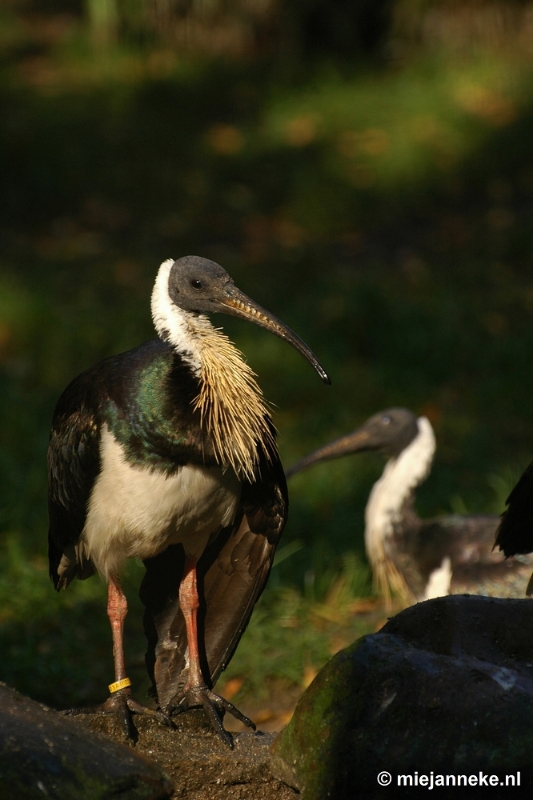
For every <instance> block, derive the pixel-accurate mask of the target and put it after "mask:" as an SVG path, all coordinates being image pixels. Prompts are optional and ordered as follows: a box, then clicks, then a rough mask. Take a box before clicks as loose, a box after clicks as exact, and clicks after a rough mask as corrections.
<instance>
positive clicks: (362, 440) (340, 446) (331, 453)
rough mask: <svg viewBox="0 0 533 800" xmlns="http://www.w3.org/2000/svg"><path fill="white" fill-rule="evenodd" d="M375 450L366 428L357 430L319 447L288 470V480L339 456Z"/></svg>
mask: <svg viewBox="0 0 533 800" xmlns="http://www.w3.org/2000/svg"><path fill="white" fill-rule="evenodd" d="M371 449H373V445H372V441H371V437H370V435H369V433H368V431H366V430H365V429H364V428H357V430H355V431H352V432H351V433H347V434H346V436H341V437H340V439H335V441H333V442H330V443H329V444H326V445H324V447H319V449H318V450H315V451H314V452H313V453H310V454H309V455H308V456H305V458H302V460H301V461H298V462H297V463H296V464H294V465H293V466H292V467H291V468H290V469H288V470H286V472H285V474H286V476H287V478H290V477H291V475H295V474H296V473H297V472H301V471H302V470H304V469H307V468H308V467H312V466H313V465H314V464H319V463H320V462H321V461H329V459H331V458H339V456H347V455H350V453H358V452H360V451H361V450H371Z"/></svg>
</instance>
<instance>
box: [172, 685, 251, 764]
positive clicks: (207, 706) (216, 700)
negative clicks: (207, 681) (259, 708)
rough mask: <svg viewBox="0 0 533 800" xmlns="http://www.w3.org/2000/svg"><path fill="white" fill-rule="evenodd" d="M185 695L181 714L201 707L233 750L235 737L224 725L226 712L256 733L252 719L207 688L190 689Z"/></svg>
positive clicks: (195, 687)
mask: <svg viewBox="0 0 533 800" xmlns="http://www.w3.org/2000/svg"><path fill="white" fill-rule="evenodd" d="M184 694H185V696H184V698H183V701H182V704H180V706H181V707H180V712H181V711H186V710H187V709H189V708H194V707H198V706H201V707H202V708H203V709H204V711H205V713H206V714H207V718H208V719H209V722H210V723H211V727H212V728H213V729H214V730H215V732H216V733H217V734H218V736H219V737H220V738H221V739H222V741H223V742H224V744H226V745H227V746H228V747H229V748H230V749H231V750H233V737H232V735H231V733H229V731H227V730H226V729H225V728H224V725H223V724H222V720H223V719H224V714H225V713H226V712H227V713H228V714H231V716H232V717H235V719H238V720H239V721H240V722H242V723H243V725H246V727H247V728H252V730H254V731H255V724H254V723H253V722H252V720H251V719H249V718H248V717H246V716H245V715H244V714H242V713H241V712H240V711H239V709H238V708H236V707H235V706H234V705H233V703H230V702H229V700H225V699H224V698H223V697H220V695H218V694H215V693H214V692H212V691H211V690H210V689H208V688H207V686H193V687H190V688H189V689H186V690H185V693H184Z"/></svg>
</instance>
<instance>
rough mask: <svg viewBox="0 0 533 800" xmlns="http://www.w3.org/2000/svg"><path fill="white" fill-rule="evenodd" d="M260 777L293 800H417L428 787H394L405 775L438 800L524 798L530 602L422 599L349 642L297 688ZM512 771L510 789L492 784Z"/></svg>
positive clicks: (532, 746) (531, 703)
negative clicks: (296, 793)
mask: <svg viewBox="0 0 533 800" xmlns="http://www.w3.org/2000/svg"><path fill="white" fill-rule="evenodd" d="M272 769H273V772H274V774H276V775H277V776H278V778H280V779H281V780H284V781H286V782H287V783H289V784H290V785H292V786H294V787H298V788H299V789H300V790H301V792H302V795H301V796H302V800H324V799H325V798H328V797H329V798H335V800H342V798H353V797H364V798H365V800H366V799H367V798H368V800H371V799H372V798H393V797H394V798H399V797H401V798H408V797H420V796H421V795H422V794H423V793H424V792H427V791H428V788H429V787H426V788H425V789H424V788H422V789H421V788H413V789H409V788H407V787H405V786H399V785H398V775H410V776H412V777H413V781H415V780H416V779H415V773H418V776H419V778H420V776H421V775H425V776H428V782H430V781H431V773H433V783H436V785H435V789H434V791H435V793H436V794H438V796H439V797H446V798H448V797H449V798H457V797H459V796H461V797H468V798H478V797H480V798H481V797H483V798H485V797H487V796H490V797H491V798H519V797H531V796H533V600H501V599H494V598H486V597H478V596H468V595H463V596H457V595H455V596H452V597H445V598H439V599H437V600H429V601H427V602H425V603H419V604H417V605H415V606H412V607H411V608H408V609H406V610H405V611H403V612H402V613H400V614H398V615H397V616H396V617H394V618H393V619H391V620H390V621H389V622H388V623H387V625H385V627H384V628H382V630H381V631H380V632H379V633H376V634H372V635H370V636H366V637H363V638H362V639H359V640H358V641H357V642H355V643H354V644H353V645H351V646H350V647H349V648H347V649H346V650H343V651H341V652H340V653H338V654H337V655H336V656H335V657H334V658H333V659H332V660H331V661H330V662H329V663H328V664H327V665H326V666H325V667H324V669H323V670H322V671H321V672H320V673H319V675H318V676H317V678H316V679H315V681H314V682H313V683H312V684H311V686H310V687H309V688H308V689H307V691H306V692H305V694H304V695H303V697H302V699H301V700H300V702H299V704H298V706H297V708H296V711H295V714H294V716H293V719H292V721H291V722H290V723H289V725H288V726H287V728H286V729H285V730H284V731H283V732H282V733H281V734H280V735H279V736H278V738H277V740H276V742H275V743H274V746H273V758H272ZM383 770H386V771H387V772H389V773H390V774H391V776H392V777H391V784H390V786H389V787H388V788H387V787H385V786H381V785H378V781H377V776H378V774H379V773H380V772H382V771H383ZM518 772H519V773H520V787H518V786H516V785H515V786H514V787H513V788H512V784H511V783H509V785H508V786H505V785H503V786H501V785H500V781H501V782H502V783H504V784H505V780H506V776H507V775H512V776H513V777H514V779H515V781H516V779H517V778H516V776H517V773H518ZM480 773H481V777H482V782H481V787H482V788H477V789H476V788H475V787H476V786H478V787H479V781H480ZM452 775H453V776H454V777H455V780H456V781H458V778H457V776H467V779H468V780H470V783H469V785H468V786H467V788H466V789H465V788H463V789H459V788H457V785H456V786H455V787H454V788H452V786H453V784H451V783H450V781H451V779H449V778H447V776H452ZM492 775H495V776H497V779H496V778H495V779H493V780H497V784H495V785H493V786H491V785H490V784H488V780H489V776H492ZM438 776H443V779H442V780H443V783H444V785H443V786H440V784H439V783H438V782H436V780H437V777H438ZM470 776H473V778H472V779H470ZM406 780H407V782H408V779H406ZM446 781H448V784H446ZM463 781H464V779H461V783H462V782H463ZM485 781H487V783H485ZM446 785H448V787H450V788H446Z"/></svg>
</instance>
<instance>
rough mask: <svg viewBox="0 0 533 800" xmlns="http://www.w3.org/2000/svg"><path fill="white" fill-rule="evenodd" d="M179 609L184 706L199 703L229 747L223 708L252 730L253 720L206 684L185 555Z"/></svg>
mask: <svg viewBox="0 0 533 800" xmlns="http://www.w3.org/2000/svg"><path fill="white" fill-rule="evenodd" d="M179 600H180V608H181V611H182V613H183V617H184V619H185V629H186V632H187V645H188V648H189V677H188V679H187V686H186V689H185V696H186V699H187V706H186V707H194V706H203V708H204V710H205V712H206V714H207V717H208V719H209V720H210V721H211V725H212V726H213V728H214V729H215V731H216V732H217V733H218V735H219V736H220V738H221V739H222V740H223V741H224V742H225V743H226V744H227V745H228V746H229V747H231V748H233V740H232V738H231V735H230V734H229V733H228V731H226V730H225V728H224V726H223V724H222V718H223V716H224V714H225V712H226V711H228V712H229V713H230V714H232V715H233V716H234V717H236V719H239V720H241V722H243V723H244V724H245V725H247V726H248V727H250V728H253V729H254V730H255V725H254V724H253V722H252V721H251V720H250V719H248V717H245V716H244V714H241V712H240V711H239V710H238V709H237V708H235V706H234V705H232V704H231V703H229V702H228V701H227V700H224V698H223V697H219V695H217V694H214V693H213V692H212V691H211V690H210V689H209V688H208V687H207V685H206V682H205V679H204V676H203V675H202V668H201V666H200V652H199V647H198V608H199V606H200V599H199V597H198V584H197V577H196V559H195V558H193V556H187V557H186V559H185V567H184V570H183V577H182V579H181V582H180V588H179Z"/></svg>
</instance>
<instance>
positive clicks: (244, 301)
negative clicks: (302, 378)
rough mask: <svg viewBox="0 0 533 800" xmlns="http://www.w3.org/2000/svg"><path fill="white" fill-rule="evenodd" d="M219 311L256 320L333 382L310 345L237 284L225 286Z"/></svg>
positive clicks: (327, 379)
mask: <svg viewBox="0 0 533 800" xmlns="http://www.w3.org/2000/svg"><path fill="white" fill-rule="evenodd" d="M217 305H219V306H220V308H217V311H222V312H224V313H226V314H231V315H232V316H234V317H240V318H241V319H246V320H248V322H255V324H256V325H259V326H260V327H261V328H265V329H266V330H267V331H270V332H271V333H274V334H276V336H279V337H280V339H284V340H285V341H286V342H288V343H289V344H291V345H292V346H293V347H294V349H295V350H297V351H298V352H299V353H300V354H301V355H302V356H303V357H304V358H305V359H307V361H309V363H310V364H311V365H312V366H313V367H314V368H315V370H316V371H317V372H318V374H319V375H320V377H321V378H322V380H323V381H324V383H327V384H328V385H329V384H331V380H330V378H329V375H328V374H327V372H326V370H325V369H324V367H323V366H322V365H321V364H320V362H319V360H318V358H317V357H316V356H315V354H314V353H313V351H312V350H311V348H310V347H308V346H307V345H306V343H305V342H304V341H303V340H302V339H300V337H299V336H297V335H296V334H295V333H294V331H291V329H290V328H289V327H288V326H287V325H285V323H284V322H282V321H281V320H279V319H278V318H277V317H275V316H274V314H271V313H270V311H267V310H266V309H264V308H262V307H261V306H260V305H259V304H258V303H256V302H255V301H254V300H252V299H251V298H250V297H247V295H245V294H244V292H241V290H240V289H238V288H237V287H236V286H235V284H233V283H228V284H227V285H226V286H225V287H224V293H223V295H222V296H219V297H217Z"/></svg>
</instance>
